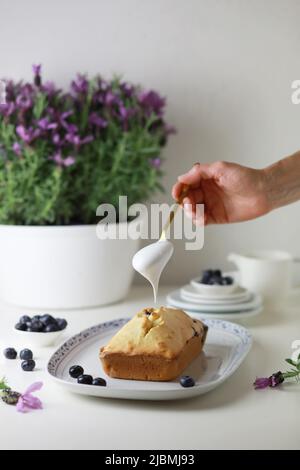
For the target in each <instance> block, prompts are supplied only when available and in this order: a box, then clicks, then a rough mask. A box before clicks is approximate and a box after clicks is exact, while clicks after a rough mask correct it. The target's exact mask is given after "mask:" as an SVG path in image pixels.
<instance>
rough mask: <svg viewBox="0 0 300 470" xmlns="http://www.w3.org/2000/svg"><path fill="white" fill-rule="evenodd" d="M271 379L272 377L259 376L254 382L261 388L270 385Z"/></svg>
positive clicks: (255, 386) (256, 386) (256, 387)
mask: <svg viewBox="0 0 300 470" xmlns="http://www.w3.org/2000/svg"><path fill="white" fill-rule="evenodd" d="M270 384H271V381H270V377H258V378H257V379H256V380H255V382H254V384H253V385H254V388H255V389H256V390H257V389H260V388H267V387H270Z"/></svg>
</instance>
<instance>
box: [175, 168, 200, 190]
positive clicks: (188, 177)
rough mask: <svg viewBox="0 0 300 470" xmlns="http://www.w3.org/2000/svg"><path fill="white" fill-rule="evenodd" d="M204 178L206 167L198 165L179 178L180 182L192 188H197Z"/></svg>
mask: <svg viewBox="0 0 300 470" xmlns="http://www.w3.org/2000/svg"><path fill="white" fill-rule="evenodd" d="M203 176H204V167H203V166H202V165H200V163H196V164H195V165H194V166H193V167H192V168H191V169H190V170H189V171H188V172H187V173H185V174H184V175H181V176H179V177H178V181H179V182H180V183H183V184H187V185H189V186H192V187H197V186H198V185H199V184H200V182H201V179H202V177H203Z"/></svg>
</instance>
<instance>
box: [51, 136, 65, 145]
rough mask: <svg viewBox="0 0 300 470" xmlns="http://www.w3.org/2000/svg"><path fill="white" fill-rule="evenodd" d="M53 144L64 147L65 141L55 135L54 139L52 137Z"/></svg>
mask: <svg viewBox="0 0 300 470" xmlns="http://www.w3.org/2000/svg"><path fill="white" fill-rule="evenodd" d="M52 142H53V144H54V145H56V146H57V147H59V146H61V145H63V143H64V141H63V139H62V138H61V137H60V135H59V134H54V135H53V137H52Z"/></svg>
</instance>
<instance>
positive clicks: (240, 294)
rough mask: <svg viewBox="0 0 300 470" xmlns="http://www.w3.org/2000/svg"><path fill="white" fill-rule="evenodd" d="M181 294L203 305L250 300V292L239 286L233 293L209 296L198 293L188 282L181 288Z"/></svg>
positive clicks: (186, 298) (185, 298)
mask: <svg viewBox="0 0 300 470" xmlns="http://www.w3.org/2000/svg"><path fill="white" fill-rule="evenodd" d="M181 296H182V298H183V299H184V300H188V301H193V302H195V301H197V302H199V303H201V304H205V305H220V304H221V305H224V304H230V305H232V304H235V303H241V302H245V301H248V300H250V298H251V297H252V293H251V292H250V291H248V290H247V289H244V288H243V287H239V288H238V290H237V292H236V293H235V294H232V295H226V296H222V297H220V296H218V297H214V298H211V297H207V296H206V295H201V294H199V293H198V292H197V291H195V289H194V288H193V287H192V286H191V285H190V284H188V285H186V286H184V287H182V288H181Z"/></svg>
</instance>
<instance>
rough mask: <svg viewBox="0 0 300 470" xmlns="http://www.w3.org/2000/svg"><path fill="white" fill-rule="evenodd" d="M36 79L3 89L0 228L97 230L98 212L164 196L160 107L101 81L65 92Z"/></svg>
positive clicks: (164, 128) (123, 86) (125, 86)
mask: <svg viewBox="0 0 300 470" xmlns="http://www.w3.org/2000/svg"><path fill="white" fill-rule="evenodd" d="M33 71H34V80H33V83H24V82H13V81H11V80H9V81H6V103H5V104H2V105H0V224H10V225H65V224H89V223H95V222H96V215H95V214H96V209H97V207H98V205H99V204H101V203H103V202H105V203H111V204H113V205H114V206H115V207H117V204H118V198H119V195H127V196H128V203H129V204H132V203H135V202H141V201H143V200H146V199H147V198H148V197H149V196H150V195H151V194H152V193H153V192H155V191H156V190H158V189H162V188H161V184H160V179H161V176H162V170H161V164H162V157H161V150H162V147H164V146H165V145H166V143H167V141H168V137H169V135H170V134H171V133H172V132H173V129H172V128H171V127H170V126H169V125H168V124H167V123H166V121H165V118H164V112H165V104H166V102H165V99H163V98H162V97H160V96H159V95H158V94H157V93H156V92H155V91H152V90H151V91H145V90H142V89H141V88H140V87H139V86H135V85H131V84H129V83H125V82H123V81H122V80H121V79H119V78H113V79H112V80H110V81H107V80H104V79H103V78H102V77H100V76H97V77H95V78H94V79H92V80H90V79H88V77H87V76H85V75H78V76H77V77H76V79H74V80H73V81H72V82H71V84H70V87H69V89H68V90H67V91H65V92H64V91H62V90H61V89H59V88H57V87H56V86H55V84H54V83H52V82H45V83H44V82H43V80H42V76H41V66H40V65H36V66H34V67H33Z"/></svg>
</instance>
